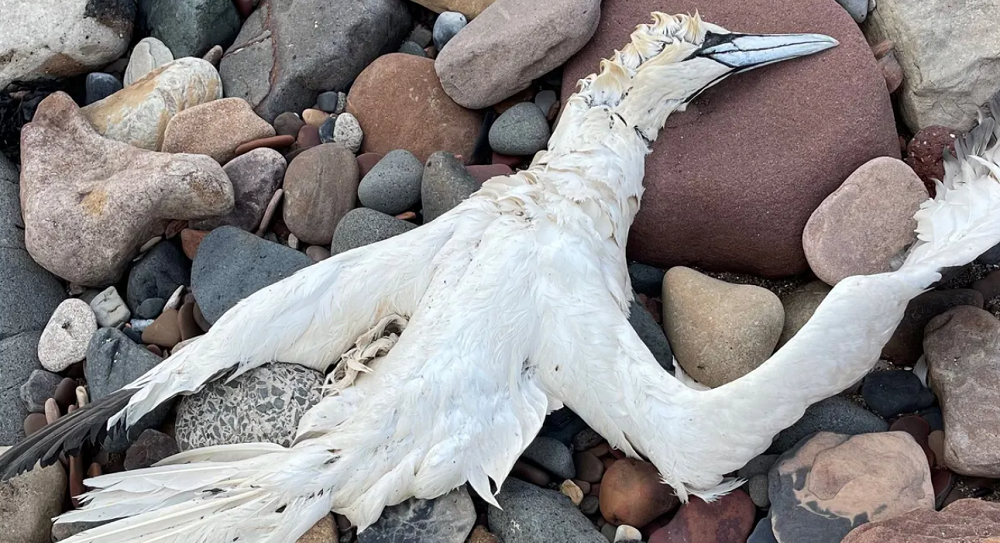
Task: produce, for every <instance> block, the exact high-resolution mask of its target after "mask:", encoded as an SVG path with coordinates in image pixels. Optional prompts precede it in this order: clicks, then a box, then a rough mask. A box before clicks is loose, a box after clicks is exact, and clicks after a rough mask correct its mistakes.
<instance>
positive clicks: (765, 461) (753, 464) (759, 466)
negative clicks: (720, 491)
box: [736, 454, 778, 479]
mask: <svg viewBox="0 0 1000 543" xmlns="http://www.w3.org/2000/svg"><path fill="white" fill-rule="evenodd" d="M777 460H778V455H776V454H761V455H758V456H755V457H753V459H751V460H750V461H749V462H747V464H746V465H745V466H743V467H742V468H740V469H739V471H737V472H736V476H737V477H739V478H741V479H749V478H751V477H753V476H754V475H767V472H768V471H771V466H773V465H774V463H775V462H776V461H777Z"/></svg>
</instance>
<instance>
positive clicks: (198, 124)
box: [162, 98, 274, 164]
mask: <svg viewBox="0 0 1000 543" xmlns="http://www.w3.org/2000/svg"><path fill="white" fill-rule="evenodd" d="M271 136H274V127H272V126H271V124H270V123H268V122H267V121H265V120H264V119H261V118H260V117H258V116H257V114H256V113H254V112H253V109H252V108H251V107H250V104H248V103H247V101H246V100H244V99H242V98H223V99H221V100H213V101H211V102H208V103H206V104H200V105H197V106H194V107H190V108H187V109H185V110H184V111H181V112H179V113H178V114H177V115H174V117H173V118H171V119H170V122H168V123H167V129H166V130H165V131H164V134H163V147H162V150H163V152H164V153H194V154H198V155H208V156H210V157H212V158H214V159H215V160H216V161H218V162H219V163H220V164H225V163H227V162H229V161H230V160H232V159H233V157H235V156H236V149H237V148H238V147H239V146H240V145H243V144H244V143H247V142H249V141H254V140H259V139H263V138H269V137H271Z"/></svg>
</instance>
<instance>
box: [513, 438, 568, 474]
mask: <svg viewBox="0 0 1000 543" xmlns="http://www.w3.org/2000/svg"><path fill="white" fill-rule="evenodd" d="M521 458H527V459H528V460H531V461H532V462H534V463H536V464H538V465H539V466H541V467H543V468H545V469H547V470H549V472H551V473H552V474H554V475H557V476H559V477H562V478H563V479H572V478H574V477H576V466H575V465H574V464H573V454H572V453H570V451H569V447H567V446H566V445H563V444H562V442H561V441H559V440H557V439H553V438H551V437H545V436H538V437H536V438H535V439H534V440H533V441H532V442H531V443H530V444H529V445H528V448H527V449H525V450H524V452H523V453H521Z"/></svg>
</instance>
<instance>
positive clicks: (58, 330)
mask: <svg viewBox="0 0 1000 543" xmlns="http://www.w3.org/2000/svg"><path fill="white" fill-rule="evenodd" d="M96 331H97V317H96V316H95V315H94V310H93V309H91V308H90V304H88V303H87V302H85V301H83V300H81V299H79V298H68V299H66V300H64V301H63V302H62V303H61V304H59V307H57V308H56V310H55V312H54V313H53V314H52V318H51V319H49V323H48V324H46V325H45V329H44V330H42V336H41V337H40V338H39V339H38V361H39V362H41V363H42V367H43V368H45V369H47V370H49V371H51V372H55V373H58V372H60V371H63V370H65V369H66V368H68V367H70V366H71V365H73V364H75V363H77V362H80V361H81V360H83V359H84V357H85V356H86V354H87V345H89V344H90V337H91V336H93V335H94V332H96Z"/></svg>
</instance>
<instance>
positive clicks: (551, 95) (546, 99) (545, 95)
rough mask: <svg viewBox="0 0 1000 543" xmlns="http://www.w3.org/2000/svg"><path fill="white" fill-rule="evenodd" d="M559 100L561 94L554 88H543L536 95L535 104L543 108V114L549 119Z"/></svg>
mask: <svg viewBox="0 0 1000 543" xmlns="http://www.w3.org/2000/svg"><path fill="white" fill-rule="evenodd" d="M558 102H559V95H558V94H556V91H554V90H548V89H546V90H543V91H541V92H539V93H538V94H536V95H535V105H536V106H538V109H540V110H542V115H545V118H546V119H548V118H549V116H551V115H552V113H553V108H555V107H556V104H557V103H558Z"/></svg>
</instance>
